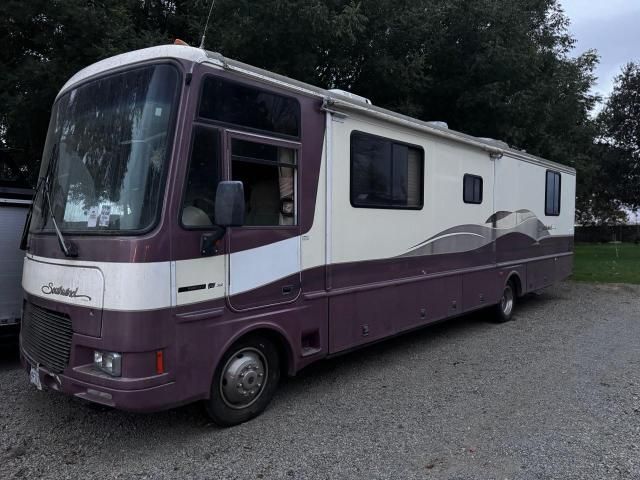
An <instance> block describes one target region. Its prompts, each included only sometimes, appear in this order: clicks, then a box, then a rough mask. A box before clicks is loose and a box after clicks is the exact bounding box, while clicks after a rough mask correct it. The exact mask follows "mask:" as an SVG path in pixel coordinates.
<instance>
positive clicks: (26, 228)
mask: <svg viewBox="0 0 640 480" xmlns="http://www.w3.org/2000/svg"><path fill="white" fill-rule="evenodd" d="M57 148H58V143H57V142H56V143H54V144H53V147H52V148H51V154H50V155H49V163H48V164H47V171H46V173H45V174H44V176H42V177H40V178H39V179H38V183H37V184H36V189H35V190H34V191H33V197H32V199H31V205H30V206H29V211H28V212H27V218H26V221H25V222H24V228H23V229H22V237H21V238H20V250H25V251H26V250H27V249H28V248H29V245H28V244H27V240H28V238H29V230H31V220H32V218H33V207H34V206H35V204H36V202H37V200H38V195H39V194H40V190H41V189H42V186H43V185H44V183H45V182H46V181H48V180H49V176H50V174H51V164H52V163H53V159H54V158H55V156H56V150H57ZM42 213H43V211H42V210H40V214H41V215H40V217H43V216H44V215H42Z"/></svg>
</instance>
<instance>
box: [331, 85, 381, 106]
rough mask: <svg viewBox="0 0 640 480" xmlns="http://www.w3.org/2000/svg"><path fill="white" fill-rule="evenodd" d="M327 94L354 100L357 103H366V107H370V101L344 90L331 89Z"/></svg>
mask: <svg viewBox="0 0 640 480" xmlns="http://www.w3.org/2000/svg"><path fill="white" fill-rule="evenodd" d="M329 92H331V93H334V94H336V95H340V96H343V97H347V98H348V99H350V100H355V101H357V102H362V103H366V104H367V105H371V100H369V99H368V98H365V97H361V96H360V95H356V94H355V93H351V92H347V91H346V90H340V89H339V88H332V89H330V90H329Z"/></svg>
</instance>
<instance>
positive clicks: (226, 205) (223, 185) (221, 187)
mask: <svg viewBox="0 0 640 480" xmlns="http://www.w3.org/2000/svg"><path fill="white" fill-rule="evenodd" d="M215 222H216V224H217V225H220V226H221V227H241V226H242V225H243V224H244V186H243V185H242V182H232V181H223V182H220V183H218V188H217V190H216V211H215Z"/></svg>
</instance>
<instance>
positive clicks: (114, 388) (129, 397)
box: [20, 348, 181, 412]
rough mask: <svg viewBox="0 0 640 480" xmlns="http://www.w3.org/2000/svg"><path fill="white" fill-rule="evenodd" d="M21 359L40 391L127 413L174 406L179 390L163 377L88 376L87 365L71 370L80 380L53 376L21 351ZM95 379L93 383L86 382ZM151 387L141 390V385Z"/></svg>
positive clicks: (91, 374)
mask: <svg viewBox="0 0 640 480" xmlns="http://www.w3.org/2000/svg"><path fill="white" fill-rule="evenodd" d="M20 359H21V362H22V365H23V367H24V368H25V370H26V372H27V375H29V374H30V372H31V370H32V369H36V371H37V375H38V377H39V379H40V384H41V385H42V387H43V388H46V389H49V390H55V391H58V392H61V393H64V394H66V395H72V396H74V397H77V398H81V399H83V400H87V401H89V402H93V403H98V404H100V405H105V406H108V407H113V408H117V409H119V410H126V411H130V412H155V411H160V410H166V409H168V408H171V407H174V406H177V405H178V404H180V403H181V402H179V401H178V391H177V389H176V385H175V382H173V381H165V383H161V382H162V381H163V380H165V379H166V377H165V378H158V377H163V375H159V376H157V377H155V378H153V379H149V378H147V379H127V378H119V379H114V378H105V377H107V376H106V375H103V374H100V373H99V372H95V373H90V372H89V370H90V368H89V367H88V366H85V367H78V368H76V369H73V372H74V373H75V374H80V375H79V376H81V377H83V378H82V379H81V378H75V377H72V376H70V375H65V374H55V373H51V372H49V371H48V370H47V369H46V368H44V367H41V366H38V365H36V363H35V362H34V361H33V360H31V359H30V358H28V356H27V355H26V353H25V352H24V350H23V349H22V348H21V349H20ZM91 377H95V378H94V380H95V381H88V379H91ZM141 384H142V385H145V384H146V385H152V386H146V387H140V385H141Z"/></svg>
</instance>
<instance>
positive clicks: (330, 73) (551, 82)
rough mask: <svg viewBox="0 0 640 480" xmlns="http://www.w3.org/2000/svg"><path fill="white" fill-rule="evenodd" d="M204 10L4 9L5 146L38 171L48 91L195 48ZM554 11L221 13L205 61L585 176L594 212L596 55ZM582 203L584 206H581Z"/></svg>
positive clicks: (404, 5) (0, 92)
mask: <svg viewBox="0 0 640 480" xmlns="http://www.w3.org/2000/svg"><path fill="white" fill-rule="evenodd" d="M209 5H210V3H209V0H196V1H185V0H113V1H110V2H96V1H95V0H64V1H63V0H48V1H47V0H32V1H30V2H21V1H17V0H7V1H5V2H3V3H1V4H0V32H2V33H0V40H2V41H3V47H4V48H3V50H2V51H1V52H0V69H2V71H4V72H7V74H6V75H3V76H2V78H0V138H1V139H2V140H1V141H2V142H3V144H4V146H5V147H12V148H19V149H21V151H22V152H23V163H24V164H25V165H26V166H27V167H28V168H29V169H30V170H31V171H32V172H35V171H36V165H37V159H39V156H40V152H41V150H42V146H43V143H44V138H45V134H46V128H47V123H48V117H49V111H50V108H51V105H52V102H53V100H54V98H55V95H56V92H57V91H58V90H59V88H60V87H61V86H62V85H63V84H64V82H65V81H66V79H68V78H69V77H70V76H71V75H72V74H73V73H74V72H75V71H77V70H79V69H80V68H82V67H84V66H86V65H88V64H91V63H93V62H95V61H97V60H99V59H101V58H105V57H107V56H110V55H113V54H116V53H120V52H124V51H127V50H132V49H135V48H141V47H145V46H151V45H154V44H162V43H168V42H169V41H171V40H172V39H174V38H181V39H183V40H185V41H187V42H189V43H190V44H192V45H198V44H199V42H200V37H201V35H202V29H203V26H204V20H205V17H206V14H207V12H208V9H209ZM573 43H574V40H573V38H572V37H571V35H570V34H569V32H568V20H567V17H566V16H565V15H564V13H563V11H562V9H561V7H560V6H559V3H558V0H522V1H519V2H513V1H511V0H476V1H474V2H469V1H467V0H411V1H410V0H261V1H260V2H256V1H251V0H217V1H216V3H215V6H214V9H213V16H212V20H211V23H210V24H209V28H208V31H207V44H206V46H207V48H208V49H210V50H217V51H220V52H221V53H223V54H224V55H227V56H229V57H231V58H236V59H238V60H241V61H244V62H247V63H250V64H253V65H256V66H259V67H263V68H266V69H269V70H272V71H275V72H278V73H282V74H285V75H288V76H291V77H293V78H296V79H299V80H302V81H306V82H310V83H313V84H316V85H319V86H323V87H329V88H333V87H335V88H343V89H347V90H351V91H353V92H355V93H358V94H361V95H364V96H367V97H369V98H371V99H372V101H373V102H374V103H375V104H377V105H380V106H383V107H387V108H390V109H393V110H396V111H399V112H402V113H405V114H408V115H412V116H415V117H418V118H421V119H425V120H444V121H446V122H448V123H449V125H450V126H451V127H452V128H455V129H457V130H461V131H464V132H467V133H470V134H473V135H478V136H483V137H493V138H499V139H502V140H505V141H507V142H508V143H510V144H511V145H514V146H515V147H517V148H522V149H526V150H527V151H529V152H531V153H534V154H538V155H541V156H544V157H547V158H549V159H551V160H555V161H558V162H561V163H565V164H568V165H572V166H574V167H576V168H577V169H578V170H579V176H578V181H579V185H578V196H579V199H582V198H584V199H588V198H589V195H590V192H591V191H592V190H593V188H592V184H593V183H592V182H593V180H594V177H595V176H596V175H597V168H595V167H594V161H593V158H594V156H593V151H592V149H593V147H594V142H593V139H594V137H595V136H596V128H595V124H594V122H592V121H591V120H590V118H589V114H590V112H591V110H592V109H593V106H594V105H595V102H596V101H597V100H598V99H597V98H596V97H595V96H594V95H592V94H590V93H589V92H590V88H591V86H592V85H593V82H594V77H593V69H594V67H595V65H596V64H597V55H596V54H595V53H594V52H587V53H586V54H584V55H582V56H579V57H577V58H573V57H571V53H572V47H573ZM585 202H587V203H588V201H587V200H585Z"/></svg>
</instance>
